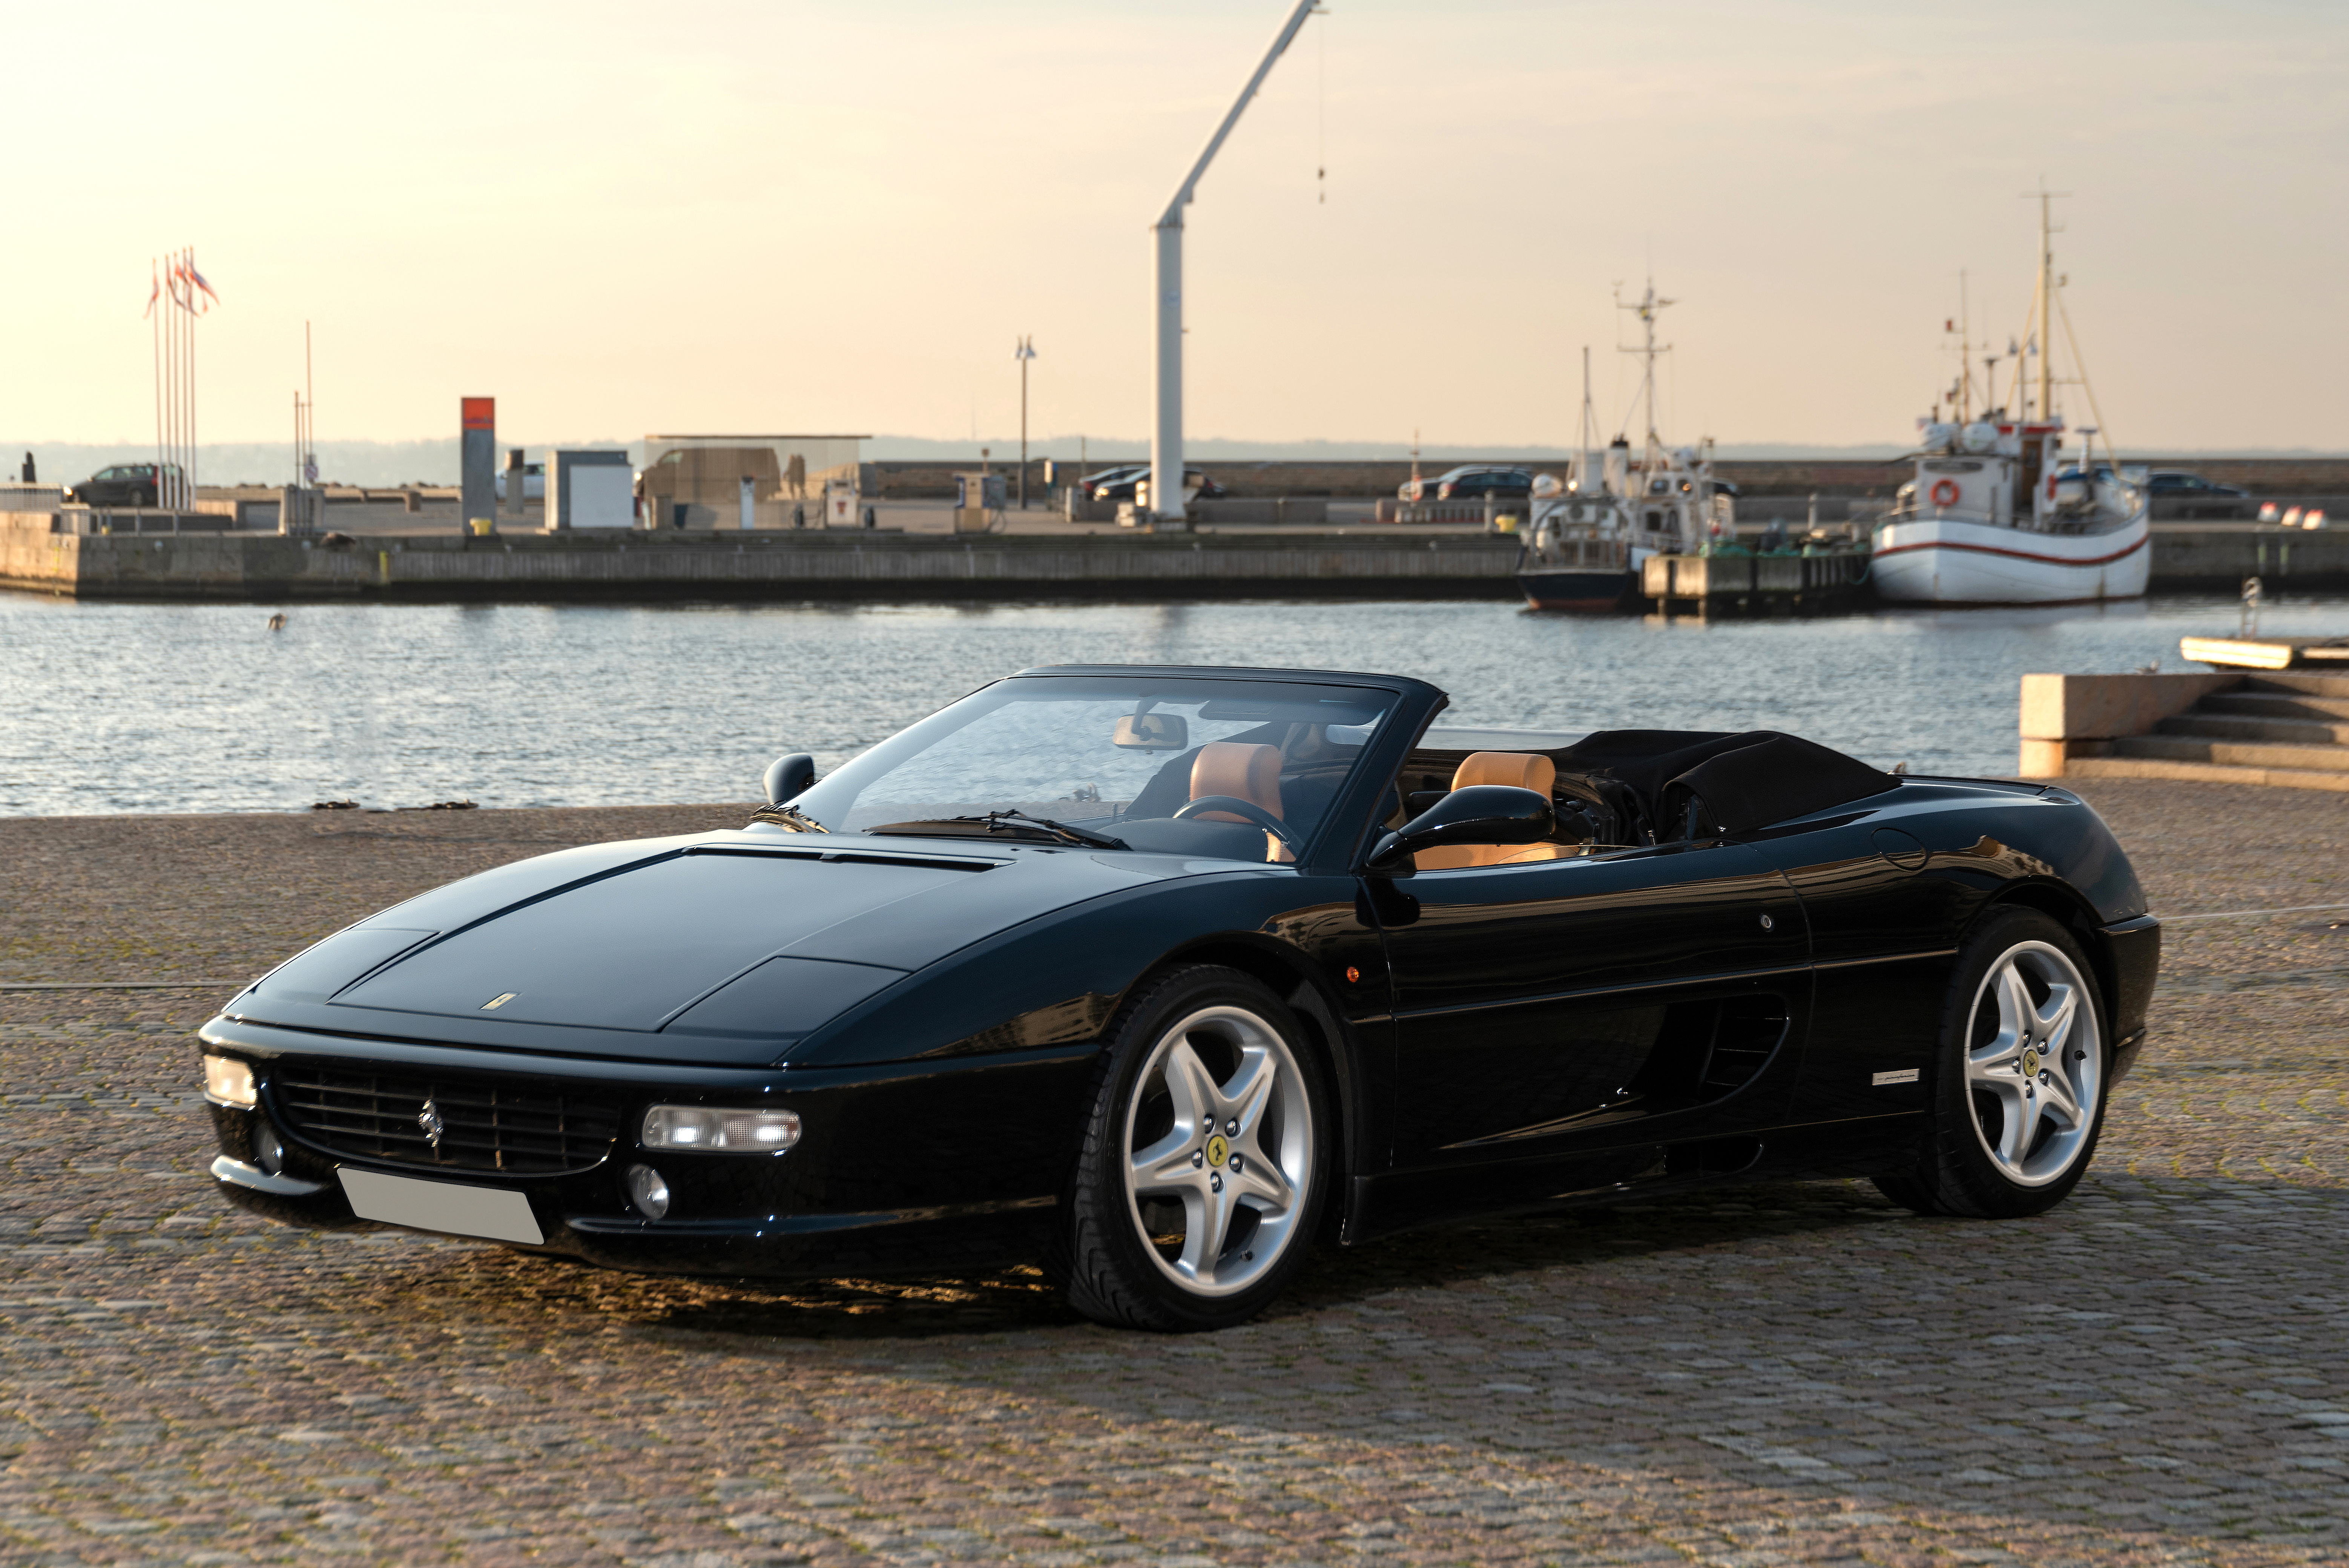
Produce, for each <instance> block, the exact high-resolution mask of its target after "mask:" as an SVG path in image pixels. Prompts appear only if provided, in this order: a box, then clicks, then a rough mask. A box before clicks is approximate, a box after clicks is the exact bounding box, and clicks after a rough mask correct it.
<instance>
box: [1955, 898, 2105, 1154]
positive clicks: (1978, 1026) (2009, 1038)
mask: <svg viewBox="0 0 2349 1568" xmlns="http://www.w3.org/2000/svg"><path fill="white" fill-rule="evenodd" d="M1967 1042H1968V1043H1967V1050H1966V1088H1967V1097H1966V1098H1967V1100H1968V1102H1969V1104H1970V1106H1971V1109H1972V1111H1973V1126H1974V1134H1975V1136H1976V1137H1978V1138H1979V1139H1981V1140H1982V1151H1983V1152H1984V1153H1986V1154H1988V1155H1989V1156H1990V1158H1991V1160H1992V1163H1994V1164H1996V1165H1997V1167H1998V1169H1999V1173H2000V1174H2001V1175H2002V1176H2004V1177H2005V1178H2006V1179H2007V1180H2008V1181H2012V1182H2013V1183H2014V1184H2015V1185H2017V1186H2019V1187H2044V1186H2045V1185H2046V1184H2047V1183H2049V1182H2050V1181H2061V1180H2062V1179H2063V1178H2064V1176H2065V1175H2066V1174H2068V1173H2069V1172H2070V1171H2071V1170H2072V1168H2073V1167H2074V1166H2075V1165H2077V1164H2078V1163H2079V1162H2080V1160H2081V1157H2082V1156H2083V1155H2085V1153H2086V1152H2087V1150H2088V1142H2089V1140H2090V1139H2091V1137H2093V1135H2094V1134H2095V1126H2096V1111H2097V1109H2098V1106H2099V1104H2100V1102H2101V1100H2102V1098H2103V1089H2104V1079H2105V1052H2104V1042H2103V1041H2102V1040H2101V1039H2100V1038H2099V1037H2098V1032H2097V1029H2096V1010H2095V1005H2094V1003H2093V1002H2091V1001H2090V999H2089V989H2088V983H2087V982H2086V980H2085V979H2084V978H2083V977H2082V976H2081V974H2080V970H2079V967H2078V965H2075V964H2074V963H2073V962H2072V960H2071V958H2070V957H2069V955H2067V954H2065V953H2064V951H2063V950H2062V949H2060V948H2058V947H2056V946H2055V945H2054V944H2052V943H2047V942H2020V943H2017V944H2015V945H2013V947H2010V948H2008V949H2007V950H2006V951H2005V952H2004V953H2002V954H2000V955H1999V957H1998V961H1997V962H1996V963H1994V964H1993V965H1991V970H1990V973H1989V974H1988V975H1985V976H1983V978H1982V986H1981V989H1980V990H1979V991H1978V992H1977V993H1976V994H1975V996H1974V1016H1973V1019H1972V1027H1971V1029H1970V1030H1969V1031H1968V1032H1967Z"/></svg>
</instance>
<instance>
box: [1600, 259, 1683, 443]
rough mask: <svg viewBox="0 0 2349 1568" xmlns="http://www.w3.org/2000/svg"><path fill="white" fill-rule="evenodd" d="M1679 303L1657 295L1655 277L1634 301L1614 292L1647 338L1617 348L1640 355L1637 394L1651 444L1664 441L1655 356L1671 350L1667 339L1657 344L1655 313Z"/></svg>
mask: <svg viewBox="0 0 2349 1568" xmlns="http://www.w3.org/2000/svg"><path fill="white" fill-rule="evenodd" d="M1679 303H1680V302H1679V301H1678V300H1669V299H1658V298H1657V297H1656V280H1655V279H1653V278H1650V279H1649V280H1648V290H1647V293H1645V294H1642V295H1640V299H1639V301H1638V303H1637V304H1624V303H1623V296H1622V295H1620V294H1617V295H1616V296H1615V308H1616V309H1617V310H1628V311H1633V312H1636V313H1638V315H1639V317H1640V325H1641V326H1642V327H1643V328H1644V329H1645V330H1646V333H1647V337H1646V340H1645V341H1644V342H1643V344H1642V345H1641V346H1640V347H1638V348H1619V349H1618V350H1616V352H1617V353H1619V354H1636V355H1638V356H1640V395H1641V396H1643V397H1646V399H1647V405H1648V445H1649V446H1650V447H1651V448H1653V447H1660V446H1661V445H1663V442H1662V441H1661V439H1659V438H1657V435H1656V356H1658V355H1660V354H1670V353H1671V351H1672V346H1671V344H1669V343H1667V344H1665V345H1664V346H1662V347H1661V348H1659V347H1657V346H1656V317H1657V315H1659V314H1660V313H1661V312H1662V311H1663V309H1664V307H1665V306H1667V305H1672V304H1679Z"/></svg>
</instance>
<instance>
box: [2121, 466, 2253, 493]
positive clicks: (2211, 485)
mask: <svg viewBox="0 0 2349 1568" xmlns="http://www.w3.org/2000/svg"><path fill="white" fill-rule="evenodd" d="M2147 482H2148V484H2149V485H2150V487H2151V489H2152V490H2153V495H2154V499H2155V500H2164V499H2168V500H2244V499H2246V498H2247V497H2249V496H2250V495H2251V491H2249V490H2245V489H2243V488H2242V487H2241V486H2240V485H2222V484H2220V483H2219V482H2218V481H2217V480H2206V479H2204V478H2203V477H2202V476H2201V475H2200V474H2189V473H2187V472H2186V471H2184V470H2183V469H2154V470H2153V472H2152V473H2151V474H2150V475H2149V476H2147Z"/></svg>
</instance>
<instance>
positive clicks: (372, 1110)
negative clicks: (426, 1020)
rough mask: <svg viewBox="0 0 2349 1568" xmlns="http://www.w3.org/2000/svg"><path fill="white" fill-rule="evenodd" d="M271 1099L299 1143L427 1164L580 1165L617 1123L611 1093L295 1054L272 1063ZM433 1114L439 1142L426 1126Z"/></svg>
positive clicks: (525, 1171)
mask: <svg viewBox="0 0 2349 1568" xmlns="http://www.w3.org/2000/svg"><path fill="white" fill-rule="evenodd" d="M269 1099H270V1104H271V1107H272V1109H274V1110H275V1111H276V1112H277V1115H278V1118H279V1119H280V1120H281V1121H283V1122H284V1123H285V1130H287V1131H288V1132H291V1133H292V1134H294V1136H295V1137H296V1138H298V1139H300V1140H302V1141H304V1142H305V1143H309V1144H313V1145H315V1146H316V1147H317V1148H320V1149H323V1150H327V1151H328V1152H329V1153H334V1154H341V1155H347V1156H349V1157H350V1158H353V1159H357V1160H381V1161H389V1162H391V1163H393V1164H398V1165H413V1166H418V1167H420V1168H423V1169H428V1170H440V1171H501V1172H503V1173H505V1174H508V1175H515V1176H556V1175H562V1174H564V1173H566V1172H569V1171H585V1170H588V1169H590V1168H592V1167H593V1166H595V1164H596V1163H597V1162H598V1161H601V1160H602V1159H603V1158H604V1156H605V1153H606V1152H608V1151H609V1150H610V1149H611V1147H612V1139H613V1137H614V1135H615V1134H616V1133H617V1132H618V1131H619V1126H620V1113H619V1109H618V1107H616V1105H614V1104H613V1103H612V1102H611V1101H609V1100H605V1099H587V1098H584V1097H582V1096H578V1095H571V1094H564V1093H560V1092H557V1091H555V1090H553V1089H551V1088H543V1087H539V1086H533V1085H519V1086H518V1085H514V1084H511V1083H508V1084H499V1083H494V1082H486V1081H477V1080H472V1079H465V1078H453V1079H452V1078H407V1077H400V1076H395V1075H391V1074H387V1073H372V1072H354V1071H350V1070H347V1069H345V1068H319V1067H311V1066H307V1065H305V1064H301V1063H290V1064H281V1065H279V1066H277V1067H275V1068H273V1069H271V1072H270V1075H269ZM428 1100H429V1102H430V1105H431V1110H432V1115H431V1116H427V1114H426V1110H425V1106H426V1102H427V1101H428ZM433 1119H437V1120H438V1122H439V1126H438V1129H437V1130H438V1132H439V1135H440V1136H439V1139H438V1140H437V1142H436V1140H434V1138H433V1137H432V1136H431V1131H429V1130H428V1128H427V1123H428V1121H430V1120H433Z"/></svg>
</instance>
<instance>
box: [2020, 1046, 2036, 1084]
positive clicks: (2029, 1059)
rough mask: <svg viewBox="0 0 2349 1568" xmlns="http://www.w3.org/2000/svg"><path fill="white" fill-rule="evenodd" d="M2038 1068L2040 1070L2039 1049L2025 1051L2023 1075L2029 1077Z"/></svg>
mask: <svg viewBox="0 0 2349 1568" xmlns="http://www.w3.org/2000/svg"><path fill="white" fill-rule="evenodd" d="M2038 1070H2039V1053H2038V1052H2037V1051H2025V1052H2023V1077H2024V1078H2029V1077H2030V1076H2031V1075H2032V1074H2033V1073H2035V1072H2037V1071H2038Z"/></svg>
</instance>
